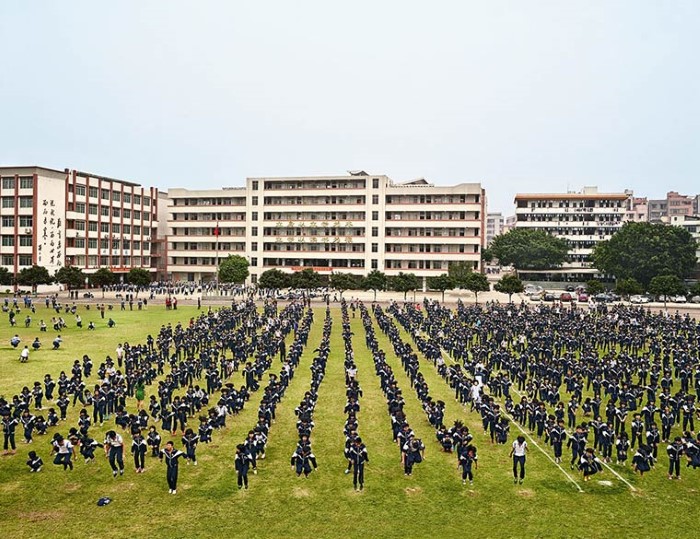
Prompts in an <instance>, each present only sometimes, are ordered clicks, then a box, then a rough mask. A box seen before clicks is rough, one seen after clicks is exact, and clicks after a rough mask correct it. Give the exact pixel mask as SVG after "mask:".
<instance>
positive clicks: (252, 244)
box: [250, 241, 258, 251]
mask: <svg viewBox="0 0 700 539" xmlns="http://www.w3.org/2000/svg"><path fill="white" fill-rule="evenodd" d="M250 249H251V251H257V250H258V242H257V241H254V242H253V243H251V244H250Z"/></svg>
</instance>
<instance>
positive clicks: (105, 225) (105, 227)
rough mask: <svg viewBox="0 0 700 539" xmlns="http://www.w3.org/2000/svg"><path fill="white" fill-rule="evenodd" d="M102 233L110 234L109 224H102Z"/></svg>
mask: <svg viewBox="0 0 700 539" xmlns="http://www.w3.org/2000/svg"><path fill="white" fill-rule="evenodd" d="M100 232H105V233H107V234H109V223H100Z"/></svg>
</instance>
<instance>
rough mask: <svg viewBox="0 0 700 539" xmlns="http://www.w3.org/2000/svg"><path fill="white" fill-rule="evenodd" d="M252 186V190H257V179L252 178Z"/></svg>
mask: <svg viewBox="0 0 700 539" xmlns="http://www.w3.org/2000/svg"><path fill="white" fill-rule="evenodd" d="M252 187H253V190H254V191H257V190H258V180H253V185H252Z"/></svg>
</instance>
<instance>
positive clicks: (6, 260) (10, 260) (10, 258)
mask: <svg viewBox="0 0 700 539" xmlns="http://www.w3.org/2000/svg"><path fill="white" fill-rule="evenodd" d="M2 265H3V266H14V265H15V257H14V255H2Z"/></svg>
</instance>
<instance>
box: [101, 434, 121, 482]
mask: <svg viewBox="0 0 700 539" xmlns="http://www.w3.org/2000/svg"><path fill="white" fill-rule="evenodd" d="M104 448H105V456H107V457H108V458H109V465H110V466H111V468H112V476H113V477H117V471H118V472H119V475H124V440H123V439H122V437H121V435H120V434H117V433H116V432H114V431H113V430H110V431H107V435H106V436H105V443H104Z"/></svg>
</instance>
